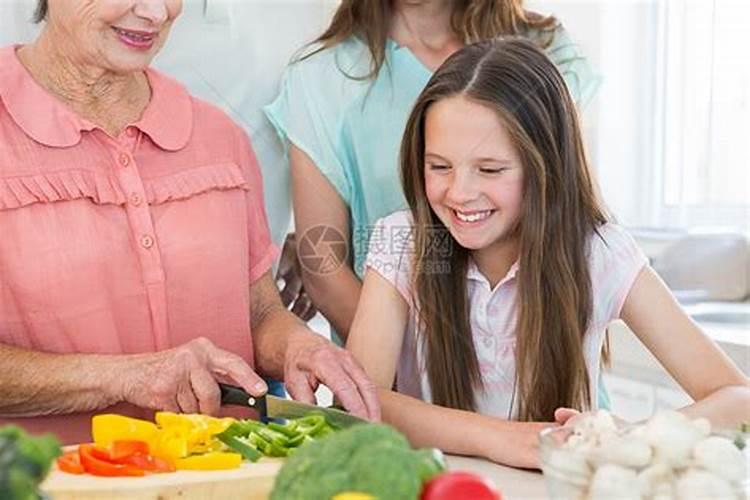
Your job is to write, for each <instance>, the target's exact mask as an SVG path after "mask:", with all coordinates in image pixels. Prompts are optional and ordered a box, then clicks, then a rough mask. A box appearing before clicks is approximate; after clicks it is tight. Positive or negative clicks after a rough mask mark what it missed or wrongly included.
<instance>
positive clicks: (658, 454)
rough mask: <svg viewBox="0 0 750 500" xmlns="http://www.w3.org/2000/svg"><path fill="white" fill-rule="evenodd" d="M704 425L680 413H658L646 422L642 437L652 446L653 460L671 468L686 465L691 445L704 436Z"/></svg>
mask: <svg viewBox="0 0 750 500" xmlns="http://www.w3.org/2000/svg"><path fill="white" fill-rule="evenodd" d="M706 436H707V434H706V428H705V426H703V425H701V424H699V425H695V424H694V423H693V422H692V421H691V420H690V419H689V418H688V417H686V416H685V415H683V414H681V413H677V412H673V411H669V412H663V413H658V414H657V415H655V416H654V417H653V418H652V419H651V420H649V421H648V423H646V428H645V431H644V437H645V439H646V440H647V442H648V443H649V444H651V446H653V448H654V461H655V462H657V463H658V462H663V463H666V464H668V465H670V466H671V467H673V468H676V469H680V468H684V467H687V466H688V465H689V463H690V458H691V455H692V451H693V447H694V446H695V445H696V443H697V442H698V441H700V440H701V439H703V438H704V437H706Z"/></svg>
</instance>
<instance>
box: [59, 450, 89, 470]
mask: <svg viewBox="0 0 750 500" xmlns="http://www.w3.org/2000/svg"><path fill="white" fill-rule="evenodd" d="M57 467H58V468H59V469H60V470H61V471H63V472H67V473H69V474H83V473H84V472H86V471H85V470H84V468H83V465H81V459H80V457H79V456H78V452H77V451H69V452H68V453H66V454H64V455H62V456H61V457H58V458H57Z"/></svg>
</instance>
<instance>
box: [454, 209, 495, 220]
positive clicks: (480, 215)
mask: <svg viewBox="0 0 750 500" xmlns="http://www.w3.org/2000/svg"><path fill="white" fill-rule="evenodd" d="M491 212H492V211H491V210H487V211H484V212H478V213H475V214H469V215H464V214H462V213H461V212H456V216H457V217H458V218H459V219H460V220H462V221H464V222H476V221H478V220H481V219H485V218H487V217H488V216H489V215H490V213H491Z"/></svg>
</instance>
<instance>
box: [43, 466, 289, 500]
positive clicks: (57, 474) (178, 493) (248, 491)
mask: <svg viewBox="0 0 750 500" xmlns="http://www.w3.org/2000/svg"><path fill="white" fill-rule="evenodd" d="M283 464H284V461H283V460H282V459H273V458H263V459H261V460H260V461H258V462H257V463H254V464H253V463H247V462H243V464H242V465H241V466H240V467H239V468H238V469H232V470H223V471H177V472H173V473H168V474H152V475H148V476H145V477H112V478H109V477H97V476H92V475H89V474H82V475H77V474H67V473H65V472H61V471H60V470H58V469H57V468H54V469H53V470H52V471H51V472H50V474H49V476H48V477H47V479H46V480H45V481H44V483H42V487H41V488H42V491H43V492H44V493H46V494H48V495H49V496H50V498H51V500H74V499H75V500H173V499H179V500H234V499H237V500H266V499H267V498H268V497H269V496H270V494H271V490H272V489H273V482H274V479H275V478H276V474H278V472H279V469H281V466H282V465H283Z"/></svg>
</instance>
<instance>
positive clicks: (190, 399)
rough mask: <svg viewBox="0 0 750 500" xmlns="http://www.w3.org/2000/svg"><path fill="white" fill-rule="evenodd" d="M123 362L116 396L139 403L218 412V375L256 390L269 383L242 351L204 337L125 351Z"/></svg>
mask: <svg viewBox="0 0 750 500" xmlns="http://www.w3.org/2000/svg"><path fill="white" fill-rule="evenodd" d="M125 363H126V364H125V366H124V369H123V373H122V376H120V377H118V380H119V381H120V384H121V386H120V387H119V388H118V389H119V393H120V398H121V400H124V401H126V402H128V403H131V404H134V405H136V406H139V407H141V408H150V409H153V410H162V411H172V412H182V413H198V412H200V413H203V414H207V415H216V414H217V413H218V411H219V405H220V399H221V394H220V391H219V386H218V379H221V380H227V381H230V382H233V383H235V384H237V385H239V386H241V387H242V388H244V389H245V390H246V391H247V392H249V393H250V394H252V395H254V396H261V395H263V394H265V392H266V391H267V389H268V388H267V386H266V383H265V382H264V381H263V379H262V378H261V377H259V376H258V375H257V374H256V373H255V372H254V371H253V370H252V368H250V366H249V365H248V364H247V363H246V362H245V361H244V360H243V359H242V358H241V357H239V356H237V355H236V354H234V353H231V352H228V351H224V350H222V349H219V348H218V347H216V346H215V345H214V344H213V343H212V342H211V341H210V340H208V339H205V338H198V339H195V340H192V341H190V342H188V343H187V344H184V345H182V346H180V347H176V348H174V349H169V350H166V351H161V352H156V353H149V354H138V355H135V356H129V357H128V358H127V359H126V360H125Z"/></svg>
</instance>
